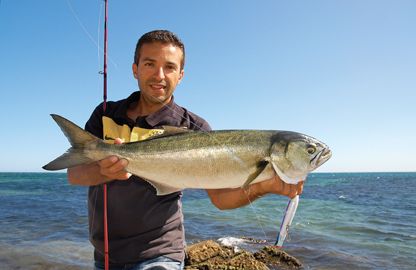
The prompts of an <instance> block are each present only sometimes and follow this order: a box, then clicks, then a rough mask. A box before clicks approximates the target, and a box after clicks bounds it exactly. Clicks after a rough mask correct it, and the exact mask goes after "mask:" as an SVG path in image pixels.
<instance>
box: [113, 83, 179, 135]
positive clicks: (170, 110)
mask: <svg viewBox="0 0 416 270" xmlns="http://www.w3.org/2000/svg"><path fill="white" fill-rule="evenodd" d="M139 99H140V91H137V92H134V93H132V94H131V95H130V96H129V97H128V98H126V99H124V100H122V101H121V104H120V106H119V108H118V109H117V111H116V112H115V114H114V116H115V117H117V118H123V119H126V120H127V121H128V122H129V123H131V124H135V123H134V121H132V120H131V119H130V118H128V117H127V109H128V108H129V106H130V105H131V104H132V103H133V102H138V101H139ZM182 115H183V108H182V107H180V106H178V105H177V104H176V103H175V101H174V97H173V96H172V99H171V101H170V102H169V103H168V104H166V105H165V106H163V107H162V108H161V109H160V110H158V111H156V112H154V113H151V114H149V115H147V116H145V117H144V119H145V121H146V122H147V123H148V124H149V125H150V126H152V127H156V126H161V125H173V126H177V125H179V124H180V123H181V120H182V119H181V118H182Z"/></svg>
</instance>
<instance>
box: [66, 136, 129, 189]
mask: <svg viewBox="0 0 416 270" xmlns="http://www.w3.org/2000/svg"><path fill="white" fill-rule="evenodd" d="M121 143H122V140H121V139H120V138H117V139H115V141H114V144H121ZM127 165H128V161H127V160H126V159H120V158H119V157H117V156H109V157H106V158H104V159H102V160H100V161H97V162H93V163H90V164H84V165H80V166H76V167H72V168H69V169H68V180H69V182H70V183H71V184H73V185H81V186H95V185H100V184H103V183H106V182H108V181H111V180H114V179H116V180H127V179H129V177H130V176H131V174H130V173H128V172H127V171H126V167H127Z"/></svg>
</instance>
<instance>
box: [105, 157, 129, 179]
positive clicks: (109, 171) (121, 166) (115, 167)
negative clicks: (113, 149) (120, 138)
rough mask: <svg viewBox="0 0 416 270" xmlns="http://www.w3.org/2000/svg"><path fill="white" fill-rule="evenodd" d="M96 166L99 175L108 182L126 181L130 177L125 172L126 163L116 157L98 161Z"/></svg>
mask: <svg viewBox="0 0 416 270" xmlns="http://www.w3.org/2000/svg"><path fill="white" fill-rule="evenodd" d="M98 165H99V166H100V173H101V174H102V175H104V176H105V177H106V178H108V179H109V180H111V179H117V180H127V179H128V178H129V177H130V176H131V174H129V173H127V171H126V167H127V165H128V161H127V160H125V159H120V158H118V157H117V156H110V157H107V158H104V159H102V160H100V161H98Z"/></svg>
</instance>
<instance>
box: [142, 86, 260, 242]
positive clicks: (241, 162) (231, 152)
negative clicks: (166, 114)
mask: <svg viewBox="0 0 416 270" xmlns="http://www.w3.org/2000/svg"><path fill="white" fill-rule="evenodd" d="M139 90H140V89H139ZM157 101H158V102H159V103H160V104H162V102H161V101H159V100H157ZM163 107H166V108H167V109H168V110H169V111H171V112H172V113H173V114H175V115H176V116H179V117H180V118H182V119H184V120H186V118H185V117H184V116H182V115H180V114H179V113H178V112H176V111H175V110H173V109H172V108H170V107H169V106H167V105H163ZM189 121H190V122H191V123H192V124H193V125H194V126H196V127H198V128H199V130H200V131H202V132H203V133H205V134H206V135H208V136H209V137H210V138H211V139H213V140H214V141H216V142H218V143H219V145H221V146H223V147H224V148H225V149H226V151H227V152H229V153H230V154H231V156H232V157H233V158H234V159H235V160H236V161H237V163H238V164H239V165H240V166H241V168H242V169H243V170H244V171H246V172H247V173H248V174H247V175H250V170H249V168H248V167H247V166H246V165H245V164H244V161H243V160H242V159H241V158H240V157H238V156H237V154H236V153H235V152H234V151H233V150H232V149H231V148H230V147H228V146H227V145H226V144H224V143H221V142H220V141H219V140H218V139H216V138H215V137H214V136H212V135H211V134H210V133H209V132H208V131H206V130H203V129H202V127H201V126H199V125H197V124H196V123H195V122H194V121H192V120H189ZM243 193H244V195H245V196H246V197H247V200H248V202H249V206H250V208H251V209H252V211H253V212H254V214H255V216H256V220H257V223H258V225H259V226H260V228H261V230H262V231H263V234H264V237H265V239H267V236H266V232H265V230H264V228H263V226H262V224H261V222H260V218H259V215H258V211H257V210H256V208H255V207H254V205H253V202H252V201H251V200H250V196H249V192H247V191H246V190H243Z"/></svg>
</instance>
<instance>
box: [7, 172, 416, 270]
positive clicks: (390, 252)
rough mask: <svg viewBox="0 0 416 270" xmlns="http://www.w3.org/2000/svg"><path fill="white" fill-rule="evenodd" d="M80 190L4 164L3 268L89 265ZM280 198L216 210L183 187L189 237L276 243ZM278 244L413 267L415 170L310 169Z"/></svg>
mask: <svg viewBox="0 0 416 270" xmlns="http://www.w3.org/2000/svg"><path fill="white" fill-rule="evenodd" d="M86 198H87V188H84V187H77V186H70V185H69V184H68V183H67V180H66V175H65V174H59V173H0V269H92V264H93V261H92V252H93V250H92V247H91V245H90V244H89V242H88V224H87V220H88V219H87V210H86V204H87V201H86ZM286 204H287V199H286V198H284V197H281V196H277V195H270V196H265V197H263V198H261V199H259V200H257V201H255V202H254V203H252V204H251V205H249V206H246V207H243V208H240V209H236V210H227V211H220V210H217V209H216V208H215V207H213V206H212V205H211V203H210V201H209V199H208V197H207V196H206V194H205V192H204V191H200V190H187V191H185V192H184V197H183V205H184V215H185V230H186V238H187V242H188V243H194V242H196V241H200V240H205V239H218V238H221V237H237V238H240V237H250V238H254V239H259V240H266V241H268V242H269V243H270V244H273V243H274V241H275V239H276V235H277V233H278V230H279V226H280V222H281V219H282V216H283V212H284V209H285V206H286ZM245 247H246V248H248V249H250V250H255V249H258V248H259V247H260V245H257V244H254V243H253V244H248V245H246V246H245ZM283 248H284V250H286V251H287V252H288V253H289V254H291V255H293V256H295V257H296V258H298V259H299V260H301V261H302V263H303V264H304V266H305V269H416V173H315V174H311V175H310V176H309V177H308V179H307V183H306V185H305V189H304V194H303V195H302V196H301V198H300V203H299V207H298V211H297V214H296V216H295V218H294V221H293V224H292V227H291V228H290V234H289V238H288V239H287V240H286V242H285V244H284V247H283ZM110 256H111V254H110Z"/></svg>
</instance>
